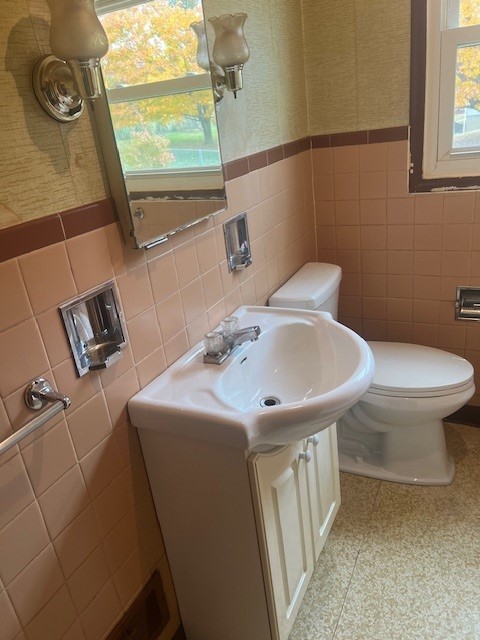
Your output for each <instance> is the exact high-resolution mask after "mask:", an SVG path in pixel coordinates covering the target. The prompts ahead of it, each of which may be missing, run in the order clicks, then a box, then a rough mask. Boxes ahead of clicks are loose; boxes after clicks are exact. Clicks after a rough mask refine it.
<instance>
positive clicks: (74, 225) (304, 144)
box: [0, 127, 408, 262]
mask: <svg viewBox="0 0 480 640" xmlns="http://www.w3.org/2000/svg"><path fill="white" fill-rule="evenodd" d="M407 139H408V127H391V128H388V129H374V130H371V131H351V132H347V133H332V134H330V135H321V136H308V137H305V138H300V139H299V140H293V141H292V142H287V143H286V144H282V145H279V146H277V147H273V148H272V149H267V150H265V151H259V152H258V153H254V154H252V155H250V156H245V157H244V158H238V159H237V160H232V161H231V162H227V163H225V165H224V166H223V172H224V176H225V180H234V179H235V178H239V177H241V176H244V175H246V174H248V173H250V172H251V171H257V170H258V169H262V168H263V167H266V166H267V165H272V164H275V163H276V162H279V161H280V160H283V159H284V158H290V157H292V156H294V155H297V154H298V153H302V152H303V151H308V150H309V149H312V148H313V149H320V148H324V147H336V146H344V145H350V144H373V143H376V142H394V141H397V140H407ZM115 220H116V210H115V203H114V201H113V199H112V198H107V199H105V200H99V201H98V202H91V203H89V204H86V205H84V206H81V207H75V209H69V210H68V211H62V212H60V213H58V214H54V215H51V216H46V217H45V218H39V219H37V220H32V221H31V222H24V223H22V224H18V225H15V226H14V227H7V228H6V229H0V262H4V261H5V260H10V259H11V258H15V257H17V256H20V255H22V254H24V253H29V252H30V251H35V250H36V249H41V248H43V247H47V246H48V245H50V244H55V243H56V242H61V241H62V240H67V239H68V238H74V237H75V236H78V235H81V234H83V233H87V232H88V231H93V230H94V229H99V228H100V227H104V226H106V225H108V224H111V223H112V222H115Z"/></svg>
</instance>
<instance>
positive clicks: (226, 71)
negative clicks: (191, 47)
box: [190, 13, 250, 102]
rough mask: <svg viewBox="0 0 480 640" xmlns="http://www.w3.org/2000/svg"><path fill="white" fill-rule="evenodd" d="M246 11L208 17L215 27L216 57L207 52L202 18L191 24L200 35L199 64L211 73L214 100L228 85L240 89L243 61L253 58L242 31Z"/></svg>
mask: <svg viewBox="0 0 480 640" xmlns="http://www.w3.org/2000/svg"><path fill="white" fill-rule="evenodd" d="M247 17H248V16H247V14H246V13H236V14H235V15H232V14H225V15H222V16H220V17H218V18H217V17H215V18H209V20H208V21H209V22H210V24H211V25H212V27H213V30H214V31H215V41H214V44H213V54H212V57H213V61H212V62H211V61H210V59H209V56H208V45H207V36H206V33H205V24H204V23H203V21H199V22H192V24H191V25H190V27H191V28H192V29H193V31H194V32H195V35H196V36H197V40H198V42H197V64H198V66H199V67H200V68H201V69H203V70H204V71H207V72H208V73H210V75H211V76H212V85H213V93H214V96H215V102H220V100H221V99H222V98H223V96H224V91H225V89H228V91H232V92H233V95H234V96H235V98H236V97H237V91H240V90H241V89H242V88H243V75H242V74H243V65H244V64H245V62H247V60H248V59H249V58H250V50H249V48H248V44H247V41H246V40H245V36H244V34H243V25H244V24H245V20H246V19H247Z"/></svg>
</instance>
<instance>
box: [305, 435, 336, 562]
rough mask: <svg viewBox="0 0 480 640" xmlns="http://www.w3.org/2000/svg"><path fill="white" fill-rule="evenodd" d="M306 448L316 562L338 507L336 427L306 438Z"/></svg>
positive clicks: (313, 546)
mask: <svg viewBox="0 0 480 640" xmlns="http://www.w3.org/2000/svg"><path fill="white" fill-rule="evenodd" d="M307 446H308V449H307V450H308V451H311V453H312V459H311V460H310V462H309V463H308V464H307V476H308V501H309V511H310V523H311V535H312V551H313V554H314V556H313V557H314V562H316V560H317V559H318V556H319V555H320V552H321V551H322V549H323V546H324V544H325V542H326V540H327V537H328V533H329V531H330V528H331V526H332V523H333V520H334V519H335V515H336V513H337V511H338V508H339V506H340V483H339V473H338V449H337V428H336V425H335V424H333V425H332V426H331V427H328V429H324V430H323V431H320V432H319V433H317V435H316V436H313V437H311V438H308V441H307Z"/></svg>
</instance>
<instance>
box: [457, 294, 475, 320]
mask: <svg viewBox="0 0 480 640" xmlns="http://www.w3.org/2000/svg"><path fill="white" fill-rule="evenodd" d="M455 318H456V319H457V320H480V289H479V288H478V287H457V300H456V302H455Z"/></svg>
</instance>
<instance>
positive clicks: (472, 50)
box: [455, 0, 480, 111]
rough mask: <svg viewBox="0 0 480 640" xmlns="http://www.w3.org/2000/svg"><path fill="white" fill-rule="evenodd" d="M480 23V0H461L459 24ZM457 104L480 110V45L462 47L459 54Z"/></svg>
mask: <svg viewBox="0 0 480 640" xmlns="http://www.w3.org/2000/svg"><path fill="white" fill-rule="evenodd" d="M479 24H480V0H461V2H460V19H459V26H461V27H466V26H470V25H479ZM455 106H456V107H457V108H464V107H470V108H472V109H477V110H478V111H480V46H479V45H473V46H468V47H462V48H460V49H459V50H458V56H457V83H456V96H455Z"/></svg>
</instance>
